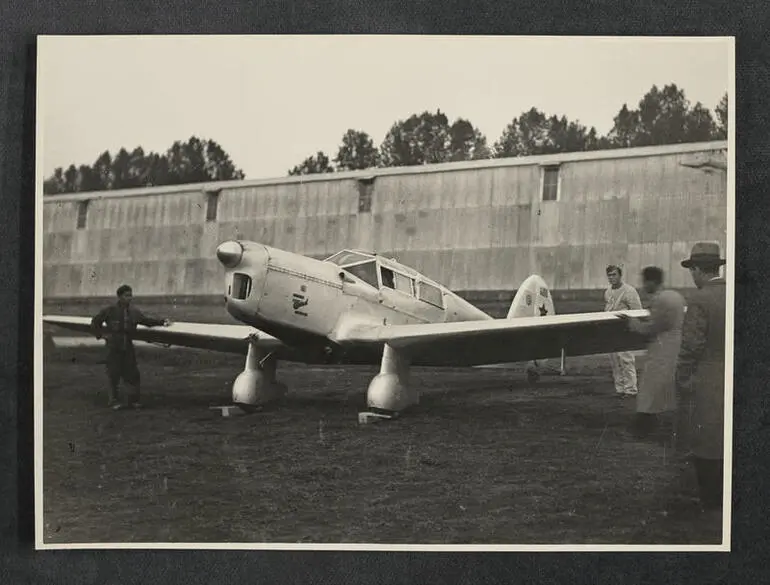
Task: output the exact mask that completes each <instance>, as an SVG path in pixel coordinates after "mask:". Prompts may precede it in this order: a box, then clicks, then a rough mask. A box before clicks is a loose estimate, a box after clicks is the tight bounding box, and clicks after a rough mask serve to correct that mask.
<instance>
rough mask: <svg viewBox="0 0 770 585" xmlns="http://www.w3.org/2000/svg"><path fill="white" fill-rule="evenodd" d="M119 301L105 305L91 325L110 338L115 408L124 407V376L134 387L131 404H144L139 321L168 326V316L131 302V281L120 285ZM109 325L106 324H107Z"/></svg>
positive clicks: (98, 334) (109, 362)
mask: <svg viewBox="0 0 770 585" xmlns="http://www.w3.org/2000/svg"><path fill="white" fill-rule="evenodd" d="M117 293H118V301H117V303H115V304H114V305H110V306H109V307H105V308H104V309H102V310H101V311H99V313H98V314H97V315H96V317H94V318H93V319H92V320H91V327H92V328H93V331H94V334H95V335H96V338H97V339H101V338H102V337H104V338H106V340H107V374H108V376H109V381H110V398H109V406H110V407H112V408H113V409H115V410H118V409H120V408H122V407H123V404H122V403H121V402H120V401H119V400H118V385H119V383H120V380H121V378H122V379H123V380H124V381H125V382H126V384H127V385H128V386H130V387H131V388H132V390H133V391H132V392H131V394H130V395H129V399H128V402H127V403H128V404H129V405H131V406H133V407H134V408H140V407H141V404H140V402H139V382H140V376H139V368H138V367H137V365H136V354H135V353H134V344H133V341H132V338H133V334H134V332H135V331H136V326H137V325H145V326H147V327H155V326H160V325H163V326H168V325H169V324H170V323H169V321H168V319H153V318H151V317H146V316H145V315H144V314H143V313H142V312H141V311H140V310H139V309H137V308H136V307H133V306H131V299H132V290H131V287H130V286H128V285H127V284H124V285H122V286H121V287H120V288H118V291H117ZM105 325H106V327H105Z"/></svg>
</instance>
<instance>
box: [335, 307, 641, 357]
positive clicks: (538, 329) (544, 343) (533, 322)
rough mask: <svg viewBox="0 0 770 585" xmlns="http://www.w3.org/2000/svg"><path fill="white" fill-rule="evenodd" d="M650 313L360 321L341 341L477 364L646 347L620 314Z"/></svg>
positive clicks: (347, 331)
mask: <svg viewBox="0 0 770 585" xmlns="http://www.w3.org/2000/svg"><path fill="white" fill-rule="evenodd" d="M619 314H625V315H628V316H630V317H641V318H644V317H648V316H649V312H648V311H646V310H639V311H620V312H618V313H598V312H597V313H581V314H576V315H554V316H544V317H523V318H517V319H495V320H490V321H462V322H451V323H430V324H420V325H389V326H388V325H368V324H356V325H353V326H351V327H349V328H347V330H346V331H345V333H344V336H343V337H342V338H338V339H337V342H338V343H340V344H341V345H348V344H349V345H352V346H355V345H384V344H386V343H387V344H388V345H390V346H391V347H393V348H395V349H399V350H403V351H404V352H405V354H406V355H408V356H409V358H410V362H411V363H412V364H413V365H419V366H477V365H487V364H498V363H506V362H521V361H529V360H534V359H546V358H552V357H559V356H560V355H561V351H562V349H564V350H565V353H566V355H568V356H579V355H590V354H601V353H612V352H616V351H633V350H639V349H644V348H645V346H646V339H645V338H644V337H643V336H641V335H639V334H637V333H632V332H631V331H629V330H628V328H627V326H626V323H625V322H624V321H623V319H621V318H620V317H619V316H618V315H619Z"/></svg>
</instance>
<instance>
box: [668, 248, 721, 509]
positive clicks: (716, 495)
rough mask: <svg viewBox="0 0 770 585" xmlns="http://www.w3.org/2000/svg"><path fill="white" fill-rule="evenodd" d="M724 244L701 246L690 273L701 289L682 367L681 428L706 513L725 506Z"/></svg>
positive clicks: (687, 323)
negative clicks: (722, 253)
mask: <svg viewBox="0 0 770 585" xmlns="http://www.w3.org/2000/svg"><path fill="white" fill-rule="evenodd" d="M724 264H725V260H724V259H723V258H720V253H719V245H718V244H711V243H698V244H695V246H693V249H692V252H691V254H690V258H688V259H687V260H684V261H683V262H682V266H683V267H685V268H687V269H689V271H690V274H691V275H692V279H693V282H694V283H695V286H697V287H698V290H697V291H696V292H695V294H693V296H692V298H691V299H690V302H689V303H688V304H687V313H686V315H685V318H684V324H683V327H682V346H681V349H680V351H679V359H678V363H677V376H676V380H677V389H678V391H679V393H680V397H679V398H680V414H681V415H682V416H681V417H680V423H681V424H683V426H684V429H683V430H685V431H686V433H687V447H689V451H690V452H691V453H692V456H693V459H694V464H695V474H696V477H697V481H698V487H699V491H700V500H701V504H702V506H703V508H704V509H706V510H719V509H720V508H721V506H722V478H723V473H724V409H725V307H726V305H725V302H726V301H725V293H726V286H725V280H724V278H721V277H720V276H719V267H720V266H722V265H724Z"/></svg>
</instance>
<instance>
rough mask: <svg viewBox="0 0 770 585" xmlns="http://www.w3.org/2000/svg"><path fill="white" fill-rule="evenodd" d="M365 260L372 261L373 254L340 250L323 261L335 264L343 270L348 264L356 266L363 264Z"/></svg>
mask: <svg viewBox="0 0 770 585" xmlns="http://www.w3.org/2000/svg"><path fill="white" fill-rule="evenodd" d="M365 260H374V254H369V253H367V252H360V251H357V250H342V251H341V252H337V253H336V254H334V255H333V256H329V257H328V258H327V259H326V260H324V262H331V263H332V264H336V265H337V266H341V267H343V268H344V267H345V266H349V265H350V264H358V263H359V262H363V261H365Z"/></svg>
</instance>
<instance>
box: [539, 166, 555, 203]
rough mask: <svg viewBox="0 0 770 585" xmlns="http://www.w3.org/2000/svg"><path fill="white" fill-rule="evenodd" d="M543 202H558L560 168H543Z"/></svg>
mask: <svg viewBox="0 0 770 585" xmlns="http://www.w3.org/2000/svg"><path fill="white" fill-rule="evenodd" d="M542 185H543V188H542V200H543V201H558V200H559V167H558V166H556V165H554V166H547V167H543V180H542Z"/></svg>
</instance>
